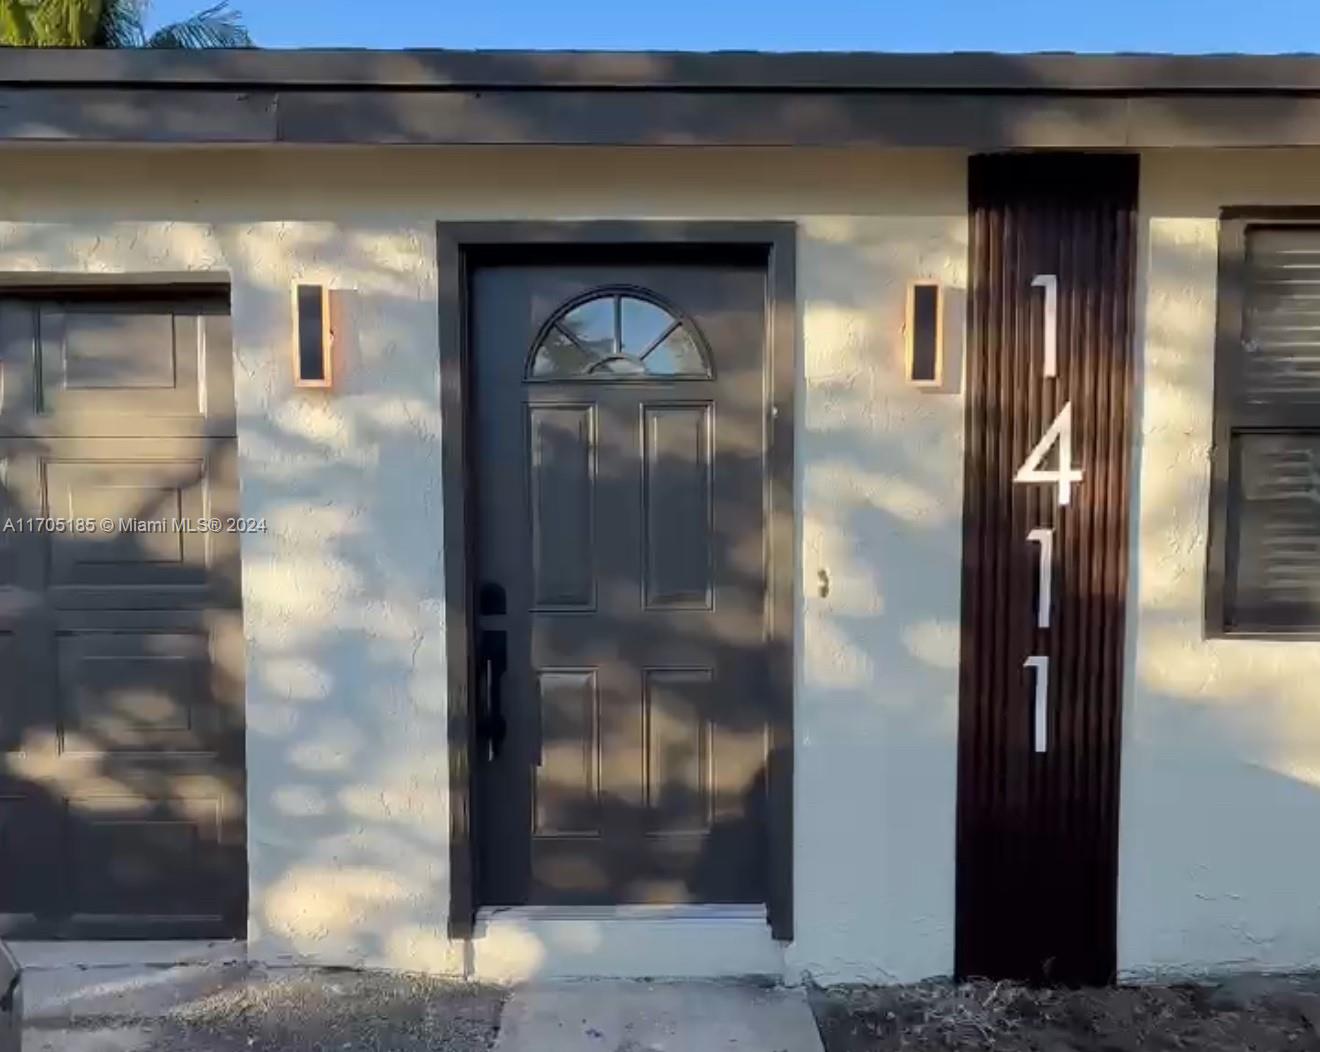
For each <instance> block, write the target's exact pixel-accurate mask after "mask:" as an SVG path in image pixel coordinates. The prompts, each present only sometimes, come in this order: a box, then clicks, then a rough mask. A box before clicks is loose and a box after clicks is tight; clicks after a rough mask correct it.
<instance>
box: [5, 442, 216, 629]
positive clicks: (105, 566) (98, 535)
mask: <svg viewBox="0 0 1320 1052" xmlns="http://www.w3.org/2000/svg"><path fill="white" fill-rule="evenodd" d="M42 446H43V448H42V451H41V453H40V456H39V461H40V463H39V467H38V470H37V472H36V476H37V479H38V481H37V483H36V485H37V487H38V492H37V493H36V495H34V496H27V497H25V498H23V499H24V503H25V504H26V505H28V506H32V507H35V508H37V509H38V511H37V512H36V514H39V515H43V516H47V517H50V518H52V519H56V520H65V521H67V522H81V523H82V525H80V526H79V527H78V528H77V529H66V530H65V531H64V532H48V531H47V532H43V533H41V534H39V535H37V536H36V537H35V538H34V539H33V543H35V544H37V545H39V546H40V547H41V549H42V551H43V552H44V558H42V559H41V560H40V562H41V565H42V566H43V567H45V568H46V570H47V573H48V577H47V584H48V587H49V595H50V601H51V602H52V603H53V604H54V605H55V606H57V607H60V608H64V609H77V608H90V609H97V608H123V609H130V608H153V609H161V608H170V607H174V606H183V607H187V606H206V605H220V606H236V605H237V604H238V602H239V595H238V590H237V578H238V573H239V570H238V536H237V534H236V533H234V532H232V531H230V530H228V529H221V531H220V532H214V531H213V530H212V529H211V527H210V526H208V525H204V524H205V523H212V522H214V521H216V520H219V521H220V522H221V523H222V524H224V522H225V520H227V519H232V518H233V517H234V516H235V515H236V514H237V508H236V504H237V500H236V491H237V484H236V481H235V476H236V472H235V467H234V450H233V443H232V441H230V440H227V439H225V440H220V439H203V438H191V439H163V438H161V439H149V440H141V439H122V438H120V439H112V438H102V439H94V440H86V439H69V438H60V439H48V440H46V441H44V442H43V443H42Z"/></svg>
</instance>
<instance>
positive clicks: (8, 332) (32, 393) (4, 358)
mask: <svg viewBox="0 0 1320 1052" xmlns="http://www.w3.org/2000/svg"><path fill="white" fill-rule="evenodd" d="M36 340H37V314H36V311H35V310H34V309H33V308H32V307H31V306H30V305H28V304H24V303H16V302H14V301H12V300H9V301H3V302H0V420H3V421H11V420H19V419H23V418H26V417H28V416H30V415H31V411H32V409H33V408H34V407H35V406H36V362H37V353H36Z"/></svg>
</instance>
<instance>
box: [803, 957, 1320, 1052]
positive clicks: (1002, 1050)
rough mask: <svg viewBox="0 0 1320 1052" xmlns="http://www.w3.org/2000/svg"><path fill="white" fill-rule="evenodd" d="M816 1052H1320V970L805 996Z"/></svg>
mask: <svg viewBox="0 0 1320 1052" xmlns="http://www.w3.org/2000/svg"><path fill="white" fill-rule="evenodd" d="M812 1008H813V1009H814V1010H815V1013H816V1019H817V1022H818V1023H819V1025H820V1031H821V1037H822V1038H823V1040H824V1042H825V1048H826V1052H893V1050H898V1049H903V1050H911V1052H935V1050H948V1049H953V1050H959V1049H967V1050H971V1049H977V1050H978V1052H984V1050H990V1052H1147V1050H1158V1052H1164V1050H1169V1049H1189V1050H1192V1049H1195V1050H1197V1052H1230V1050H1231V1052H1277V1050H1283V1049H1288V1050H1316V1052H1320V976H1317V975H1310V976H1270V977H1264V976H1241V977H1235V978H1232V979H1227V980H1225V981H1223V982H1220V983H1211V984H1204V985H1193V984H1182V985H1173V986H1159V985H1151V986H1120V987H1115V988H1112V989H1094V990H1029V989H1026V988H1024V987H1020V986H1014V985H1011V984H1007V983H990V982H975V983H963V984H958V985H953V984H948V983H925V984H921V985H917V986H899V987H833V988H831V989H828V990H816V991H813V992H812Z"/></svg>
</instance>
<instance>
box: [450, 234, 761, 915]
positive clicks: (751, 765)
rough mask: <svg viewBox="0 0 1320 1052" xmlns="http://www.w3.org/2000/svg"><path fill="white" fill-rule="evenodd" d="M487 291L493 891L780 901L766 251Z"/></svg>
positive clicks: (483, 358)
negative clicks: (769, 637)
mask: <svg viewBox="0 0 1320 1052" xmlns="http://www.w3.org/2000/svg"><path fill="white" fill-rule="evenodd" d="M470 297H471V300H470V302H471V315H470V318H471V326H472V329H471V347H472V355H471V357H472V362H473V366H472V367H473V383H474V388H475V395H474V416H475V425H474V428H473V440H474V444H475V446H476V455H475V458H474V459H475V462H476V463H477V464H479V465H480V467H479V470H478V472H477V474H476V488H477V494H476V498H477V499H476V507H477V515H476V523H475V526H476V529H475V533H476V538H475V549H476V559H477V580H478V586H477V589H476V592H477V595H476V600H475V602H476V607H477V609H476V638H475V645H476V657H477V668H478V694H479V702H478V722H479V735H478V742H479V748H478V755H477V757H476V761H475V762H476V788H477V801H476V805H477V815H478V826H479V831H480V832H479V837H478V840H479V850H478V867H479V874H478V882H479V889H480V901H481V902H482V903H483V904H486V905H515V904H609V903H681V902H721V903H760V902H764V901H765V900H766V893H767V879H768V874H767V843H766V819H765V811H766V799H767V778H766V765H767V759H768V742H769V721H770V705H769V702H768V694H769V692H768V691H767V689H766V666H767V662H766V645H765V638H766V576H765V575H766V563H767V558H766V531H765V506H766V490H765V482H766V475H765V465H766V420H767V416H766V401H765V399H766V393H765V392H766V389H767V387H766V382H765V368H764V366H765V342H766V306H765V304H766V299H767V289H766V270H765V264H764V261H763V260H762V261H761V262H760V263H756V262H750V261H749V262H739V261H738V259H737V258H736V257H735V258H730V259H729V260H727V261H724V262H720V261H718V256H716V258H715V259H714V260H712V259H711V258H710V257H709V256H708V257H703V259H702V261H701V262H677V261H669V262H663V261H649V262H648V261H647V260H646V259H642V258H636V257H632V258H620V257H618V255H617V253H615V254H614V256H613V257H611V258H605V257H597V258H592V257H585V258H584V257H582V256H581V255H580V254H579V255H578V256H577V258H576V259H574V260H573V261H572V262H568V261H566V262H563V263H561V264H555V263H548V262H537V263H506V264H500V265H495V264H488V265H482V266H478V267H476V268H474V271H473V273H472V276H471V287H470Z"/></svg>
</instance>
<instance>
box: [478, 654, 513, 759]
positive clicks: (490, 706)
mask: <svg viewBox="0 0 1320 1052" xmlns="http://www.w3.org/2000/svg"><path fill="white" fill-rule="evenodd" d="M508 651H509V644H508V635H507V634H506V633H504V632H499V631H486V632H482V633H481V645H480V655H481V673H480V675H481V690H480V695H479V697H480V704H479V709H478V712H477V737H478V738H479V739H480V741H481V742H482V744H483V745H484V746H485V753H486V759H487V760H495V759H497V758H498V757H499V755H500V750H501V748H502V747H503V746H504V739H505V737H506V736H507V735H508V731H509V726H508V723H507V722H506V721H505V719H504V705H503V697H502V690H501V687H502V684H503V681H504V670H505V667H506V666H507V665H508Z"/></svg>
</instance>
